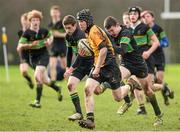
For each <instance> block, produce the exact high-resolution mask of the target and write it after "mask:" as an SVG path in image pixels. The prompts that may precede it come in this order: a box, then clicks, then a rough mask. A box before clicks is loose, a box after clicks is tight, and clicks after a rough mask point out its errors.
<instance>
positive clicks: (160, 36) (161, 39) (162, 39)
mask: <svg viewBox="0 0 180 132" xmlns="http://www.w3.org/2000/svg"><path fill="white" fill-rule="evenodd" d="M152 30H153V31H154V33H155V34H156V36H157V38H158V39H159V42H160V45H162V43H163V42H165V43H166V45H168V43H169V42H168V39H167V36H166V34H165V32H164V31H163V29H162V28H161V27H160V26H159V25H157V24H154V26H153V27H152ZM161 54H163V46H159V47H158V48H157V49H156V50H155V51H154V52H153V56H154V57H156V56H158V55H161Z"/></svg>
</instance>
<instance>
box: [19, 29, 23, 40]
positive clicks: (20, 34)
mask: <svg viewBox="0 0 180 132" xmlns="http://www.w3.org/2000/svg"><path fill="white" fill-rule="evenodd" d="M23 33H24V32H23V30H19V31H18V37H19V38H21V36H22V35H23Z"/></svg>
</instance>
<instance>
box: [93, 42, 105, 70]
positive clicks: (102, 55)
mask: <svg viewBox="0 0 180 132" xmlns="http://www.w3.org/2000/svg"><path fill="white" fill-rule="evenodd" d="M98 48H99V56H98V59H97V64H96V66H95V69H96V68H98V69H100V68H101V66H102V65H103V64H104V62H105V59H106V55H107V47H106V44H105V43H104V42H102V43H101V44H99V46H98Z"/></svg>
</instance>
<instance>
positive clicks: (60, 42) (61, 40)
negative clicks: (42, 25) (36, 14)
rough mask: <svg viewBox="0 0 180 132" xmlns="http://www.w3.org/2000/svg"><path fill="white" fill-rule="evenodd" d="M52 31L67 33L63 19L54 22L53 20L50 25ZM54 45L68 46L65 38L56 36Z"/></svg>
mask: <svg viewBox="0 0 180 132" xmlns="http://www.w3.org/2000/svg"><path fill="white" fill-rule="evenodd" d="M48 27H49V30H50V31H52V32H53V31H58V32H60V33H65V30H64V27H63V24H62V21H58V22H57V23H55V24H53V23H52V22H51V23H50V24H49V25H48ZM53 45H56V46H66V44H65V38H60V37H54V40H53Z"/></svg>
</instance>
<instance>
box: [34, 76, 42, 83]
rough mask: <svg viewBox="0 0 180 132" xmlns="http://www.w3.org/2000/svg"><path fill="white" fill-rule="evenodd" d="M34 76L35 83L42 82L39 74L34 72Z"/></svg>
mask: <svg viewBox="0 0 180 132" xmlns="http://www.w3.org/2000/svg"><path fill="white" fill-rule="evenodd" d="M34 77H35V80H36V82H37V83H39V84H43V79H42V76H41V74H35V76H34Z"/></svg>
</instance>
